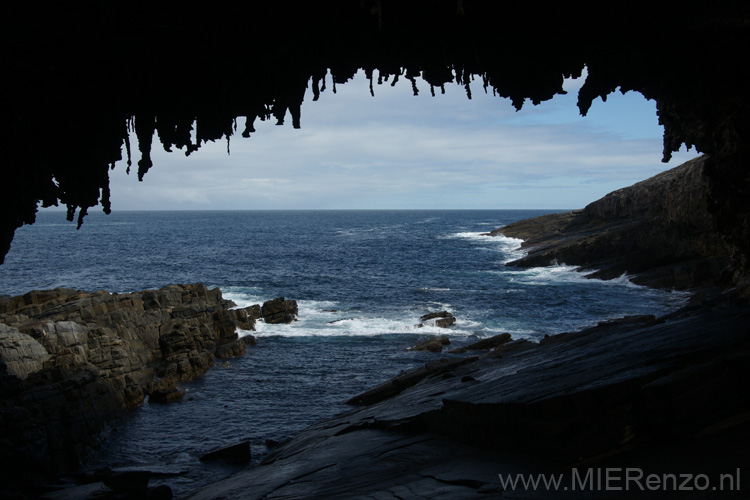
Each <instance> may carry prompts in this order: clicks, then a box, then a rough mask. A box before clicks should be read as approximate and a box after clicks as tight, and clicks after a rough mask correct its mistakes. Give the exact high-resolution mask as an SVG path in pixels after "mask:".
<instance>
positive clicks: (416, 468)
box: [0, 158, 750, 500]
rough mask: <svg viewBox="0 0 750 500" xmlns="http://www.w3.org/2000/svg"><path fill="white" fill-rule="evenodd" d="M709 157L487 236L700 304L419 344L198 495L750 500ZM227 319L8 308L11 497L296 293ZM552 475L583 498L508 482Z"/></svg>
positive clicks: (733, 328)
mask: <svg viewBox="0 0 750 500" xmlns="http://www.w3.org/2000/svg"><path fill="white" fill-rule="evenodd" d="M704 162H705V158H698V159H696V160H693V161H691V162H688V163H687V164H685V165H683V166H680V167H677V168H676V169H673V170H670V171H668V172H665V173H663V174H660V175H658V176H655V177H653V178H652V179H648V180H646V181H643V182H642V183H638V184H636V185H634V186H632V187H630V188H626V189H623V190H619V191H616V192H614V193H611V194H610V195H608V196H606V197H605V198H603V199H602V200H599V201H597V202H594V203H592V204H590V205H589V206H587V207H586V208H584V209H583V210H579V211H574V212H569V213H565V214H553V215H549V216H543V217H538V218H535V219H529V220H526V221H521V222H518V223H515V224H511V225H509V226H506V227H503V228H500V229H498V230H497V231H494V232H493V233H491V234H495V235H498V234H502V235H506V236H511V237H518V238H523V239H525V242H524V247H525V248H526V249H527V251H528V255H527V256H526V257H524V258H523V259H520V260H517V261H515V262H512V263H510V264H509V265H515V266H540V265H549V264H550V263H554V262H555V261H556V262H560V263H562V262H564V263H567V264H570V265H576V266H579V268H580V269H581V270H582V271H587V270H590V271H592V274H590V276H591V277H596V278H603V279H607V278H613V277H617V276H620V275H621V274H623V273H627V274H628V275H629V276H632V278H633V281H635V282H637V283H641V284H647V285H650V286H659V287H674V288H680V289H687V290H691V291H693V292H694V300H693V302H692V303H691V304H690V305H688V306H686V307H684V308H683V309H681V310H679V311H677V312H674V313H672V314H669V315H666V316H663V317H660V318H656V317H654V316H635V317H626V318H621V319H619V320H613V321H607V322H603V323H600V324H599V325H597V326H595V327H592V328H589V329H586V330H583V331H577V332H569V333H563V334H558V335H553V336H548V337H545V338H544V339H543V340H542V341H541V342H539V343H534V342H528V341H524V340H514V339H512V338H511V337H510V335H508V334H502V335H498V336H496V337H493V338H491V339H483V340H481V341H480V342H477V343H475V344H472V345H469V346H464V347H462V348H461V349H451V350H449V351H448V352H447V353H445V354H439V353H441V352H443V348H444V346H446V345H448V341H447V338H444V337H442V336H441V337H436V338H434V339H430V340H428V341H427V342H425V343H424V344H423V345H418V346H415V347H414V349H415V350H416V349H418V350H428V351H432V352H434V353H435V361H432V362H430V363H428V364H426V365H425V366H422V367H418V368H416V369H414V370H410V371H407V372H404V373H401V374H399V375H397V376H395V377H393V378H392V379H391V380H388V381H386V382H385V383H383V384H380V385H378V386H376V387H373V388H371V389H370V390H368V391H366V392H364V393H362V394H359V395H358V396H355V397H353V398H351V399H350V400H349V402H348V403H349V404H350V405H352V410H351V411H348V412H345V413H343V414H341V415H339V416H336V417H334V418H332V419H329V420H326V421H324V422H320V423H319V424H316V425H313V426H312V427H310V428H308V429H307V430H305V431H303V432H302V433H300V434H299V435H298V436H296V437H295V438H293V439H292V440H290V441H288V442H286V443H283V444H281V445H279V446H278V447H276V448H275V450H274V451H273V452H271V453H270V455H268V456H267V457H266V458H265V459H264V460H263V461H262V462H261V463H260V464H259V465H258V466H256V467H254V468H252V469H248V470H246V471H243V472H240V473H238V474H235V475H233V476H231V477H229V478H227V479H224V480H221V481H219V482H217V483H214V484H211V485H208V486H206V487H203V488H201V489H200V490H198V491H195V492H193V493H192V494H191V495H189V497H188V498H192V499H215V498H223V499H226V500H231V499H235V498H236V499H240V498H242V499H252V498H257V499H268V498H295V499H299V498H305V499H321V500H322V499H352V498H385V499H417V498H446V499H449V498H450V499H454V498H457V499H473V498H527V499H545V498H591V499H593V498H631V497H632V491H630V488H633V489H636V490H638V489H639V488H640V489H639V490H638V496H641V495H640V493H644V492H645V493H647V494H650V495H652V496H653V497H655V498H656V497H658V498H704V497H705V495H704V493H705V489H702V488H700V487H699V488H695V487H694V488H692V489H691V490H688V491H686V490H675V488H672V489H669V488H666V487H657V488H654V489H648V488H644V484H645V479H644V478H645V477H646V476H648V477H652V476H653V477H665V476H669V475H683V474H689V475H692V476H693V477H695V476H698V477H700V478H704V477H705V478H706V480H708V481H716V480H717V478H719V477H722V476H727V475H731V474H734V473H736V476H732V477H733V478H736V480H734V482H733V484H732V485H731V488H729V486H728V485H718V484H717V483H715V482H713V483H711V482H709V483H708V485H707V488H711V487H719V486H721V487H725V486H726V487H727V488H729V489H727V490H726V491H723V492H722V493H725V494H724V495H723V497H729V498H745V497H747V496H748V495H749V494H750V490H748V486H747V484H742V481H741V479H740V478H741V472H743V471H744V469H745V468H746V466H747V465H748V464H750V451H749V450H750V446H748V445H750V426H748V423H750V417H749V415H750V394H748V390H747V387H749V386H750V368H748V366H750V363H748V361H750V342H749V341H748V326H747V325H749V324H750V308H748V307H747V293H746V291H745V290H744V289H743V288H742V287H736V288H734V289H730V287H732V286H733V285H735V284H736V283H741V282H742V280H737V276H736V273H733V272H732V271H729V269H730V268H731V255H729V254H730V252H729V251H728V250H727V248H728V247H725V246H724V243H723V240H722V238H721V236H720V235H717V234H715V233H714V232H712V230H713V227H714V222H713V220H712V217H713V216H712V213H713V212H712V211H711V209H710V206H709V203H708V201H707V200H709V199H710V198H709V196H708V194H707V191H706V186H705V183H704V180H703V173H702V169H703V165H704ZM649 256H650V257H649ZM594 269H596V271H595V272H594V271H593V270H594ZM719 290H723V291H722V292H719ZM233 307H234V304H232V303H231V302H229V301H226V300H224V299H223V298H222V296H221V292H220V291H219V290H218V289H214V290H208V289H207V288H206V287H205V286H203V285H175V286H171V287H165V288H163V289H160V290H157V291H144V292H138V293H133V294H109V293H106V292H95V293H86V292H80V291H75V290H67V289H57V290H52V291H44V292H30V293H29V294H26V295H24V296H21V297H13V298H10V297H6V298H2V299H0V353H1V354H2V359H3V363H1V364H0V396H1V397H0V405H2V406H0V410H1V411H0V416H1V418H2V422H0V424H2V427H3V429H4V433H3V437H2V439H3V442H2V444H3V448H2V449H3V456H2V463H0V467H2V469H1V470H3V473H4V474H6V477H5V478H3V485H4V487H5V488H11V489H12V488H13V487H16V489H17V488H18V487H22V486H25V485H27V484H28V481H29V480H30V479H31V478H33V477H39V476H40V475H42V473H43V472H44V473H49V474H52V475H54V474H55V473H58V472H62V471H64V470H65V468H66V466H67V467H69V468H71V469H72V468H75V465H77V464H78V463H79V462H80V459H81V458H83V456H84V455H85V451H86V449H88V447H89V446H93V445H95V440H96V435H97V434H98V432H99V431H100V430H101V429H102V427H103V426H104V425H106V422H107V421H108V420H109V419H110V418H112V417H113V416H114V415H118V414H120V413H121V412H123V411H125V410H127V409H128V408H132V407H135V406H138V405H139V404H142V402H143V401H144V400H145V398H146V397H148V398H149V401H151V402H155V403H157V402H159V403H167V402H169V401H172V400H175V399H179V397H180V396H181V391H180V389H179V383H180V382H181V381H186V380H191V379H192V378H195V377H198V376H200V375H202V374H203V373H205V371H206V370H207V369H209V368H210V366H212V365H213V363H214V361H215V359H216V358H220V357H231V356H238V355H242V353H243V352H244V350H245V346H246V344H247V342H248V341H249V342H252V336H249V335H248V336H245V337H242V338H239V337H238V335H237V333H236V329H237V328H240V329H243V330H252V329H253V325H254V321H257V320H258V319H259V318H261V317H262V318H264V320H265V321H266V322H288V321H293V320H294V317H295V316H296V314H297V309H296V303H295V302H294V301H288V300H285V299H284V298H279V299H275V300H273V301H269V302H267V303H265V304H263V306H260V305H257V306H253V307H249V308H246V309H233ZM420 321H435V322H436V324H437V322H442V323H441V325H442V324H444V326H447V327H450V325H451V324H452V322H454V321H455V318H453V317H452V315H449V314H448V313H437V314H434V315H428V316H423V317H422V318H421V319H420ZM441 356H444V357H441ZM242 451H243V453H244V452H245V451H246V450H245V448H244V447H243V448H242ZM19 457H22V458H21V459H19ZM607 470H609V471H615V474H616V477H615V478H614V479H612V481H614V482H611V483H608V485H610V486H613V487H612V488H608V487H605V486H607V485H602V483H601V482H596V481H595V480H594V479H593V478H600V477H601V473H602V471H607ZM626 471H631V472H630V473H629V474H631V476H629V477H630V479H631V480H634V477H633V474H637V473H640V474H641V476H640V482H638V481H635V482H633V481H631V483H628V484H627V485H626V484H625V483H624V482H623V477H624V475H625V472H626ZM633 471H635V472H633ZM540 474H541V475H548V476H547V477H553V476H554V477H556V478H558V479H559V480H560V481H562V482H561V483H559V485H574V486H579V487H578V488H574V489H564V488H563V486H559V487H557V488H531V487H528V486H524V485H523V484H521V483H518V484H516V485H515V486H514V485H512V484H509V483H508V482H507V480H508V479H509V478H520V477H525V478H529V477H537V478H538V477H540V476H539V475H540ZM607 474H609V473H607ZM503 478H505V479H503ZM636 479H637V478H636ZM576 480H578V481H579V482H578V483H575V481H576ZM107 481H109V482H110V483H113V482H114V483H116V484H120V483H122V481H126V479H123V480H120V479H119V478H114V479H113V478H112V477H110V476H106V475H105V477H104V478H103V479H102V482H103V483H102V484H105V485H106V484H107ZM146 483H147V481H146ZM702 485H704V483H701V484H700V485H698V486H702ZM625 486H628V487H629V488H625ZM107 487H108V488H109V486H107ZM144 488H145V486H144ZM711 491H714V490H711ZM146 492H148V490H146ZM143 493H144V491H143V490H142V491H140V493H139V494H143ZM93 494H94V496H96V495H99V496H100V497H101V496H102V495H110V497H116V496H117V495H118V494H132V491H131V492H130V493H127V492H123V491H121V492H114V493H113V492H112V489H111V488H110V489H109V490H108V492H105V493H102V491H100V490H97V491H95V492H94V493H93ZM148 494H150V495H152V496H153V497H162V496H160V495H163V497H164V498H168V497H169V496H171V492H168V491H164V490H163V489H162V490H160V491H150V492H149V493H148ZM670 495H671V496H670Z"/></svg>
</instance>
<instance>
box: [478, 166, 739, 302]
mask: <svg viewBox="0 0 750 500" xmlns="http://www.w3.org/2000/svg"><path fill="white" fill-rule="evenodd" d="M706 161H707V157H706V156H702V157H700V158H696V159H694V160H691V161H688V162H686V163H684V164H682V165H680V166H678V167H675V168H673V169H671V170H668V171H666V172H662V173H661V174H658V175H656V176H654V177H651V178H650V179H646V180H644V181H641V182H638V183H636V184H634V185H632V186H630V187H627V188H623V189H620V190H617V191H614V192H612V193H610V194H608V195H606V196H605V197H603V198H602V199H600V200H597V201H595V202H593V203H591V204H589V205H588V206H586V207H585V208H584V209H582V210H575V211H572V212H565V213H559V214H550V215H543V216H541V217H535V218H532V219H527V220H523V221H519V222H516V223H513V224H509V225H507V226H504V227H502V228H500V229H498V230H496V231H493V232H492V233H490V234H492V235H500V234H502V235H505V236H508V237H512V238H520V239H522V240H524V242H523V244H522V248H524V249H525V250H526V251H527V255H526V256H525V257H522V258H520V259H518V260H515V261H512V262H509V263H508V265H510V266H519V267H535V266H548V265H550V264H552V263H560V264H562V263H565V264H568V265H572V266H578V267H579V269H580V270H582V271H590V274H588V277H590V278H600V279H612V278H616V277H619V276H621V275H623V274H624V273H627V274H628V275H629V276H631V277H632V281H633V282H635V283H637V284H642V285H649V286H656V287H667V288H678V289H697V288H700V287H722V288H725V287H728V286H730V285H731V280H732V279H733V276H732V275H731V274H730V273H729V272H728V270H729V269H730V268H731V266H730V260H731V258H732V255H731V254H732V251H731V249H730V247H729V246H727V245H726V244H725V242H724V240H723V238H721V237H720V236H719V235H718V234H717V232H716V225H717V220H716V218H715V213H714V211H713V210H712V208H711V206H712V205H711V202H710V199H711V198H710V186H709V180H708V178H707V177H706V176H705V175H704V169H705V165H706Z"/></svg>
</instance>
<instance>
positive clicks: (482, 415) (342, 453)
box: [189, 297, 750, 499]
mask: <svg viewBox="0 0 750 500" xmlns="http://www.w3.org/2000/svg"><path fill="white" fill-rule="evenodd" d="M748 324H750V311H748V309H747V307H746V306H745V304H744V302H736V301H735V300H734V299H733V298H730V297H722V299H720V300H715V301H714V302H711V303H710V304H703V305H702V306H700V307H688V308H685V309H683V310H681V311H679V312H677V313H674V314H672V315H669V316H666V317H664V318H659V319H656V318H648V319H646V318H630V319H627V320H623V321H612V322H606V323H602V324H601V325H599V326H596V327H593V328H590V329H587V330H584V331H581V332H571V333H570V334H561V335H559V336H551V337H549V338H548V340H547V341H546V342H544V343H541V344H534V343H527V344H525V345H522V346H519V348H517V349H508V350H507V351H506V352H504V353H503V355H502V356H482V357H476V356H474V357H469V358H466V357H455V358H453V359H446V360H441V361H438V362H435V363H431V364H430V365H427V366H425V367H421V368H418V369H416V370H413V371H410V372H407V373H404V374H401V375H399V376H398V377H396V378H394V379H392V380H390V381H388V382H386V383H384V384H381V386H378V387H377V388H373V389H372V390H371V391H368V392H366V393H364V394H361V395H359V396H357V397H355V398H353V399H352V400H351V401H350V403H351V404H353V405H358V406H357V407H356V408H354V409H353V410H352V411H350V412H348V413H344V414H342V415H340V416H338V417H335V418H333V419H330V420H327V421H324V422H321V423H319V424H317V425H315V426H313V427H311V428H309V429H308V430H306V431H304V432H302V433H301V434H300V435H298V436H297V437H295V438H294V439H292V440H291V441H289V442H288V443H286V444H283V445H281V446H279V447H278V448H277V449H275V450H274V451H273V452H272V453H271V454H270V455H269V456H268V457H267V458H266V459H265V460H264V461H263V462H262V464H261V465H259V466H258V467H256V468H254V469H252V470H248V471H246V472H241V473H238V474H236V475H234V476H232V477H230V478H227V479H225V480H222V481H219V482H217V483H215V484H212V485H209V486H206V487H205V488H203V489H201V490H199V491H197V492H195V493H194V494H192V495H191V496H190V497H189V498H192V499H209V498H210V499H214V498H226V499H234V498H238V499H239V498H243V499H253V498H257V499H261V498H306V499H344V498H346V499H352V498H389V499H390V498H393V499H396V498H401V499H416V498H446V499H448V498H450V499H463V498H466V499H470V498H530V499H534V498H539V499H543V498H632V497H633V492H632V491H625V490H624V489H623V490H615V489H609V490H605V489H604V488H603V487H600V488H596V485H595V484H594V483H591V484H588V487H587V488H579V489H578V490H577V491H568V490H563V487H562V486H560V487H559V488H558V489H551V490H545V489H544V488H539V489H536V490H532V489H531V488H522V487H518V488H511V487H509V485H507V484H505V483H502V482H501V481H500V477H499V476H498V475H499V474H502V475H504V476H506V477H510V476H512V475H514V474H534V475H537V474H549V475H551V474H556V475H559V476H560V477H561V478H562V480H563V483H561V484H562V485H570V484H572V482H571V481H572V480H573V478H574V477H577V476H574V475H576V474H578V475H580V477H583V475H584V474H586V473H587V471H588V470H591V471H592V473H593V474H595V473H596V471H597V470H599V469H601V470H603V469H604V468H606V467H609V468H613V470H616V469H617V468H619V470H620V471H622V474H624V470H625V467H631V468H640V470H642V471H643V472H644V473H645V474H649V473H654V474H666V473H688V472H689V473H693V474H698V473H701V474H706V475H708V476H710V477H712V478H714V477H717V476H715V474H718V473H727V472H732V473H733V472H735V471H736V469H737V468H738V467H744V466H746V465H747V464H748V463H750V451H748V450H749V448H748V446H747V445H748V444H750V433H748V431H747V425H746V422H747V414H748V411H749V410H750V398H748V394H747V389H746V388H747V387H748V382H750V368H748V366H750V363H748V361H750V342H749V341H748V336H747V334H748V327H747V325H748ZM509 344H512V343H509ZM707 457H710V459H709V458H707ZM580 477H579V478H580ZM620 485H622V484H620ZM742 487H743V488H745V489H743V490H742V491H733V492H728V495H730V496H728V498H733V497H732V496H731V495H733V494H736V495H738V496H737V497H738V498H739V497H741V495H747V494H748V491H747V485H744V486H742ZM656 493H658V495H655V497H658V498H703V496H701V495H703V493H704V492H702V491H692V492H685V491H673V492H669V491H664V490H660V491H658V492H656ZM670 495H672V496H670ZM743 498H744V496H743Z"/></svg>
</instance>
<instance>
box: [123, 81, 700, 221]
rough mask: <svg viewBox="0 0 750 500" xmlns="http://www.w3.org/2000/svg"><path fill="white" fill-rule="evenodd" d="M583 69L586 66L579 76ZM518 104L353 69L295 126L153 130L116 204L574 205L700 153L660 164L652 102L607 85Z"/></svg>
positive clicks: (572, 87)
mask: <svg viewBox="0 0 750 500" xmlns="http://www.w3.org/2000/svg"><path fill="white" fill-rule="evenodd" d="M584 78H585V76H584ZM582 82H583V78H581V79H578V80H570V81H568V82H567V83H566V89H567V90H568V91H569V93H568V94H567V95H565V96H557V97H556V98H555V99H553V100H551V101H547V102H544V103H542V104H540V105H539V106H533V105H532V104H531V103H530V102H527V103H526V105H524V108H523V109H522V110H521V111H519V112H516V111H515V109H514V108H513V107H512V106H511V104H510V101H509V100H507V99H502V98H500V97H495V96H493V95H491V93H490V94H489V95H487V94H485V93H484V90H483V89H482V85H481V81H480V80H477V81H476V83H475V84H474V85H473V87H472V90H473V99H472V100H468V99H467V97H466V94H465V91H464V89H463V87H461V86H458V85H447V86H446V89H445V90H446V92H445V94H444V95H441V94H440V90H439V89H437V92H436V93H437V95H436V96H435V97H432V96H431V94H430V89H429V85H427V84H426V83H424V82H421V84H419V85H418V86H419V88H420V93H419V95H418V96H416V97H415V96H413V95H412V89H411V84H410V82H409V81H408V80H406V79H401V80H400V81H399V83H398V84H397V85H396V86H395V87H391V86H390V84H389V83H386V84H384V85H380V86H378V85H376V86H375V97H371V96H370V93H369V88H368V86H369V82H368V81H367V79H366V78H365V77H364V74H363V73H359V74H358V75H357V77H356V78H355V79H354V80H353V81H350V82H348V83H346V84H345V85H338V86H337V93H336V94H333V93H332V91H331V90H332V86H331V81H330V77H329V79H328V82H327V83H328V85H327V87H328V88H327V90H326V91H325V92H324V93H323V94H322V95H321V97H320V100H318V101H317V102H313V101H312V93H311V92H310V91H309V90H308V93H307V94H306V96H305V101H304V103H303V105H302V128H301V129H298V130H295V129H294V128H292V126H291V117H287V120H286V124H285V125H283V126H276V125H275V121H274V120H271V121H265V122H261V121H259V120H258V121H257V122H256V129H257V132H256V133H254V134H252V136H251V137H250V138H247V139H246V138H243V137H242V136H241V135H240V134H239V132H241V131H242V129H243V128H244V118H240V119H239V123H238V132H237V134H236V135H234V136H233V137H232V138H231V143H230V145H229V149H230V154H229V155H228V154H227V142H226V141H225V140H224V141H218V142H216V143H207V144H204V145H203V146H202V147H201V149H200V150H199V151H197V152H195V153H193V154H191V155H190V156H189V157H186V156H185V154H184V152H181V151H179V150H175V152H173V153H165V152H163V149H162V148H161V144H160V143H159V142H158V139H157V138H156V137H155V138H154V146H153V154H152V158H153V161H154V165H155V166H154V168H153V169H152V170H151V171H149V172H148V173H147V174H146V176H145V178H144V181H143V182H138V179H137V175H135V172H136V170H137V167H136V165H135V163H137V160H138V159H139V157H138V156H137V155H138V154H139V153H138V152H137V148H136V140H135V135H134V134H133V135H132V136H131V144H132V145H133V149H134V153H135V154H136V156H135V157H134V158H133V163H134V165H133V169H132V172H131V174H130V175H125V164H124V162H120V163H118V164H117V166H116V168H115V170H114V171H113V172H111V173H110V176H111V187H112V208H113V210H133V209H172V210H183V209H192V210H206V209H405V208H418V209H440V208H443V209H464V208H472V209H475V208H476V209H497V208H501V209H503V208H544V209H573V208H581V207H583V206H585V205H586V204H588V203H590V202H592V201H594V200H596V199H598V198H600V197H602V196H603V195H605V194H607V193H609V192H611V191H613V190H615V189H619V188H621V187H625V186H628V185H630V184H633V183H634V182H637V181H640V180H643V179H645V178H647V177H650V176H652V175H655V174H657V173H659V172H661V171H663V170H666V169H668V168H672V167H674V166H677V165H679V164H680V163H682V162H684V161H686V160H688V159H690V158H693V157H695V156H697V153H696V152H695V151H694V150H691V151H689V152H688V151H685V150H684V149H683V150H682V151H681V152H680V153H677V154H675V155H674V158H673V160H672V161H671V162H670V163H669V164H664V163H662V162H661V156H662V127H661V126H659V125H658V121H657V116H656V107H655V103H654V102H653V101H650V102H649V101H646V100H645V99H644V98H643V97H642V96H641V95H640V94H635V93H632V92H631V93H628V94H626V95H622V94H621V93H620V92H619V91H618V92H616V93H615V94H612V95H610V96H609V98H608V99H607V102H606V103H603V102H602V101H601V100H599V99H598V100H596V101H595V102H594V104H593V106H592V107H591V109H590V111H589V114H588V116H586V117H585V118H582V117H580V116H579V113H578V108H577V106H576V100H577V90H578V88H579V87H580V85H581V84H582Z"/></svg>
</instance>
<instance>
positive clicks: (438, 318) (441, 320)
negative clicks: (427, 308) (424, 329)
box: [418, 311, 456, 328]
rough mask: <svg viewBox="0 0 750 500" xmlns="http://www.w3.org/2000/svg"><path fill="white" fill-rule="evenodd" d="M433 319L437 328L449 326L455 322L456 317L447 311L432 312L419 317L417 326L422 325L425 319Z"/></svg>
mask: <svg viewBox="0 0 750 500" xmlns="http://www.w3.org/2000/svg"><path fill="white" fill-rule="evenodd" d="M432 320H435V321H433V324H434V325H435V326H437V327H439V328H450V327H451V326H453V325H455V324H456V317H455V316H453V314H452V313H450V312H448V311H440V312H432V313H428V314H425V315H423V316H421V317H420V318H419V321H421V323H420V324H419V325H418V326H424V323H425V322H427V321H432Z"/></svg>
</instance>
